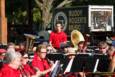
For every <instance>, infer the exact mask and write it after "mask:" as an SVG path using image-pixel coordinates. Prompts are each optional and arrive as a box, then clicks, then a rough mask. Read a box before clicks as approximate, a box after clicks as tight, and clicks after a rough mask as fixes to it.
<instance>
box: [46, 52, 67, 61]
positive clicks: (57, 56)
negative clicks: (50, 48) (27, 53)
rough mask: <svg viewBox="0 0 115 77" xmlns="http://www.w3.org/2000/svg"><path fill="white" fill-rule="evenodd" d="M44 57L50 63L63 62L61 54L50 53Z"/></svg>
mask: <svg viewBox="0 0 115 77" xmlns="http://www.w3.org/2000/svg"><path fill="white" fill-rule="evenodd" d="M46 57H47V58H48V59H50V60H52V61H56V60H59V61H61V60H63V59H64V57H65V56H64V55H63V54H62V53H51V54H47V55H46Z"/></svg>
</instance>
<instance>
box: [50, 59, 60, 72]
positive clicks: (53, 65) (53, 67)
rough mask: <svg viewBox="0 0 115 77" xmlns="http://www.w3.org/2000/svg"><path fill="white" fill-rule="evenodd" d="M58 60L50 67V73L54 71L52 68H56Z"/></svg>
mask: <svg viewBox="0 0 115 77" xmlns="http://www.w3.org/2000/svg"><path fill="white" fill-rule="evenodd" d="M58 62H59V61H58V60H56V62H55V64H54V65H53V66H52V69H51V72H52V71H53V70H54V68H55V67H56V65H57V64H58Z"/></svg>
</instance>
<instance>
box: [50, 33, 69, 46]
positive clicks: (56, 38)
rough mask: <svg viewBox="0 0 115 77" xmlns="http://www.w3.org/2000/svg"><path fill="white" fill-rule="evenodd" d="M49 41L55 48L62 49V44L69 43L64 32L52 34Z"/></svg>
mask: <svg viewBox="0 0 115 77" xmlns="http://www.w3.org/2000/svg"><path fill="white" fill-rule="evenodd" d="M49 41H50V42H51V43H52V46H53V47H54V48H60V43H62V42H66V41H67V35H66V34H65V33H64V32H59V33H56V32H52V33H51V34H50V39H49Z"/></svg>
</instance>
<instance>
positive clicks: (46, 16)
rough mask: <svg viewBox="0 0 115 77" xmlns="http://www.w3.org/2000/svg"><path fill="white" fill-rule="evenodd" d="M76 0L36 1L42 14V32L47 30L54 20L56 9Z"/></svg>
mask: <svg viewBox="0 0 115 77" xmlns="http://www.w3.org/2000/svg"><path fill="white" fill-rule="evenodd" d="M73 1H74V0H62V1H60V0H35V2H36V4H37V6H38V8H39V9H40V12H41V17H42V18H41V20H42V22H41V23H42V30H45V29H46V28H47V26H48V24H49V23H50V22H51V19H52V12H53V9H55V8H60V7H63V6H65V5H67V4H70V3H72V2H73Z"/></svg>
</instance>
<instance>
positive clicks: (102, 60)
mask: <svg viewBox="0 0 115 77" xmlns="http://www.w3.org/2000/svg"><path fill="white" fill-rule="evenodd" d="M96 59H99V64H98V67H97V71H99V72H107V71H108V68H109V64H110V60H109V57H108V55H102V54H97V55H94V60H96Z"/></svg>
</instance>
